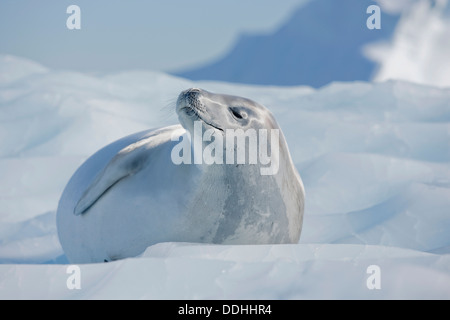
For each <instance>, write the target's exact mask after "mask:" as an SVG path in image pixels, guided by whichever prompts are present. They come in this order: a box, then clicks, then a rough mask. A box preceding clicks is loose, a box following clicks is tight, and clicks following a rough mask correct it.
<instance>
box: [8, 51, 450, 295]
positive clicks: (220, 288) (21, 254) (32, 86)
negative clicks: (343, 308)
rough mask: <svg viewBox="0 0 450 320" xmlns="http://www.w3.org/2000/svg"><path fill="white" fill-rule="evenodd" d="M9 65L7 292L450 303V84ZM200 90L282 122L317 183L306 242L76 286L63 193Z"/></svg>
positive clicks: (191, 248)
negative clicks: (61, 207) (61, 238)
mask: <svg viewBox="0 0 450 320" xmlns="http://www.w3.org/2000/svg"><path fill="white" fill-rule="evenodd" d="M0 70H2V71H3V72H0V74H1V81H0V263H2V265H0V269H1V271H0V298H6V299H8V298H68V299H72V298H74V299H75V298H247V299H253V298H261V299H263V298H267V299H281V298H283V299H284V298H286V299H296V298H368V299H371V298H374V299H378V298H442V299H448V298H450V290H449V289H448V288H450V270H449V266H450V263H449V262H450V261H449V253H450V232H449V231H450V215H449V211H448V208H449V207H450V200H449V199H450V89H442V88H436V87H427V86H422V85H417V84H411V83H408V82H402V81H388V82H381V83H364V82H352V83H345V84H344V83H333V84H331V85H329V86H326V87H324V88H321V89H319V90H316V89H312V88H309V87H284V88H278V87H258V86H244V85H233V84H229V83H219V82H195V83H194V82H190V81H187V80H184V79H179V78H175V77H171V76H168V75H166V74H162V73H155V72H126V73H121V74H115V75H107V76H103V77H94V76H90V75H86V74H80V73H74V72H63V71H54V70H47V69H46V68H44V67H42V66H39V65H37V64H35V63H33V62H30V61H28V60H23V59H21V58H17V57H8V56H6V57H5V56H0ZM194 86H195V87H202V88H204V89H206V90H209V91H213V92H221V93H228V94H233V95H240V96H245V97H248V98H251V99H253V100H255V101H258V102H260V103H262V104H264V105H265V106H267V107H268V108H269V109H270V110H271V111H272V112H273V114H274V115H275V117H276V119H277V121H278V122H279V124H280V126H281V128H282V130H283V132H284V134H285V136H286V140H287V142H288V145H289V148H290V151H291V155H292V157H293V161H294V163H295V165H296V167H297V168H298V170H299V172H300V174H301V176H302V179H303V182H304V185H305V190H306V208H305V220H304V225H303V231H302V236H301V239H300V244H298V245H289V246H212V245H211V246H208V245H198V244H176V243H165V244H158V245H156V246H153V247H150V248H148V250H147V251H146V252H145V253H144V254H143V255H142V256H141V257H137V258H133V259H126V260H122V261H116V262H112V263H107V264H92V265H82V266H80V268H81V274H82V276H81V286H82V288H81V289H80V290H69V289H68V288H67V285H66V281H67V279H68V276H69V274H68V273H67V272H66V271H67V265H65V263H67V260H66V259H65V256H64V253H63V252H62V250H61V247H60V245H59V242H58V239H57V236H56V223H55V210H56V208H57V204H58V200H59V197H60V195H61V193H62V191H63V189H64V186H65V184H66V183H67V181H68V180H69V178H70V176H71V175H72V174H73V172H74V171H75V170H76V169H77V168H78V167H79V166H80V165H81V163H82V162H83V161H84V160H85V159H86V158H87V157H88V156H90V155H91V154H93V153H94V152H95V151H97V150H98V149H100V148H102V147H103V146H105V145H107V144H109V143H111V142H112V141H114V140H116V139H119V138H121V137H123V136H125V135H128V134H131V133H134V132H138V131H141V130H145V129H149V128H155V127H161V126H165V125H169V124H174V123H177V119H176V116H175V113H174V110H173V109H174V106H175V101H176V98H177V96H178V93H179V92H180V91H181V90H184V89H186V88H189V87H194ZM370 265H378V266H379V267H380V269H381V289H380V290H369V289H368V287H367V285H366V280H367V279H368V276H369V274H368V273H367V268H368V266H370Z"/></svg>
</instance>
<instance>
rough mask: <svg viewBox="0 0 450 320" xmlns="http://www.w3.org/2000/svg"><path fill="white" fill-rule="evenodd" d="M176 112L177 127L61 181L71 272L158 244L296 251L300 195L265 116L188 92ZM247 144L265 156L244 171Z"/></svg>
mask: <svg viewBox="0 0 450 320" xmlns="http://www.w3.org/2000/svg"><path fill="white" fill-rule="evenodd" d="M176 112H177V114H178V119H179V121H180V124H181V125H174V126H169V127H165V128H160V129H156V130H148V131H144V132H139V133H136V134H133V135H130V136H127V137H125V138H122V139H120V140H118V141H116V142H113V143H111V144H110V145H108V146H106V147H104V148H103V149H101V150H99V151H98V152H96V153H95V154H94V155H93V156H91V157H90V158H89V159H87V160H86V161H85V162H84V163H83V164H82V165H81V166H80V168H79V169H78V170H77V171H76V172H75V173H74V175H73V176H72V178H71V179H70V180H69V182H68V184H67V186H66V187H65V189H64V192H63V194H62V196H61V199H60V201H59V204H58V210H57V227H58V236H59V240H60V243H61V245H62V247H63V249H64V252H65V254H66V256H67V258H68V260H69V261H70V262H71V263H90V262H104V261H112V260H117V259H123V258H127V257H134V256H138V255H139V254H141V253H142V252H144V251H145V249H146V248H147V247H149V246H151V245H153V244H156V243H159V242H198V243H214V244H281V243H297V242H298V241H299V237H300V232H301V228H302V221H303V210H304V187H303V183H302V180H301V178H300V175H299V174H298V172H297V170H296V169H295V166H294V164H293V162H292V159H291V156H290V154H289V150H288V146H287V143H286V141H285V138H284V136H283V134H282V132H281V130H280V128H279V126H278V124H277V122H276V120H275V118H274V117H273V115H272V114H271V113H270V111H269V110H268V109H266V108H265V107H264V106H262V105H260V104H258V103H256V102H254V101H252V100H249V99H246V98H242V97H237V96H231V95H225V94H215V93H211V92H208V91H206V90H202V89H197V88H192V89H188V90H186V91H183V92H181V93H180V95H179V97H178V101H177V104H176ZM269 131H270V132H276V133H277V134H269ZM199 132H200V137H198V133H199ZM250 133H252V134H253V133H255V134H256V139H252V137H253V135H252V134H250ZM259 133H260V134H259ZM258 134H259V135H258ZM196 135H197V136H196ZM269 136H270V137H269ZM241 138H242V139H241ZM222 139H223V141H222ZM196 141H197V142H198V141H199V144H197V150H194V149H196ZM239 141H241V142H244V145H242V144H241V145H239V144H237V145H236V142H239ZM252 141H253V142H255V141H258V142H259V144H257V147H265V148H266V149H267V150H262V149H258V150H257V152H255V153H254V155H256V158H254V157H253V160H252V161H250V160H251V158H252V157H251V154H253V151H252V148H253V147H254V146H255V145H253V147H252V145H251V142H252ZM233 142H234V144H233ZM263 142H267V143H266V145H265V144H264V143H263ZM186 146H187V147H186ZM199 146H200V148H198V147H199ZM199 150H200V152H199ZM206 151H208V152H206ZM264 151H266V154H265V152H264ZM269 153H270V157H269V156H267V154H269ZM208 154H209V160H208V161H207V158H208V157H203V158H202V156H205V155H208ZM240 154H244V155H245V157H242V158H240ZM264 154H265V156H264V157H262V155H264ZM199 155H200V156H199ZM230 155H231V156H230ZM258 156H260V157H259V158H258ZM243 158H244V160H245V161H242V159H243ZM211 159H213V160H215V161H211ZM203 160H204V161H203ZM268 169H271V170H268ZM264 170H266V171H264Z"/></svg>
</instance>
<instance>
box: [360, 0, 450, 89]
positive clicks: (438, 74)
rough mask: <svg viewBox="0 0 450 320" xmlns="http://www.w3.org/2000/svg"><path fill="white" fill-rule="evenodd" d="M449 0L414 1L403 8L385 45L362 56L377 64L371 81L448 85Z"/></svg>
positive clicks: (449, 77)
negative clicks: (398, 80) (405, 81)
mask: <svg viewBox="0 0 450 320" xmlns="http://www.w3.org/2000/svg"><path fill="white" fill-rule="evenodd" d="M449 34H450V1H448V0H436V1H428V0H417V1H415V2H412V3H411V4H409V5H408V6H405V8H404V14H403V15H402V18H401V19H400V21H399V24H398V26H397V27H396V31H395V33H394V36H393V39H392V41H391V42H390V43H389V44H386V43H384V44H374V45H371V46H370V47H368V48H366V53H367V55H368V56H369V57H372V58H373V60H375V61H377V62H378V64H379V68H378V71H377V72H376V73H375V76H374V80H376V81H384V80H387V79H400V80H408V81H413V82H416V83H421V84H427V85H434V86H442V87H443V86H445V87H449V86H450V61H449V58H448V57H449V55H450V37H449Z"/></svg>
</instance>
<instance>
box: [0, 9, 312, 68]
mask: <svg viewBox="0 0 450 320" xmlns="http://www.w3.org/2000/svg"><path fill="white" fill-rule="evenodd" d="M303 2H305V0H283V1H279V0H227V1H212V0H190V1H186V0H165V1H161V0H158V1H156V0H152V1H150V0H149V1H144V0H127V1H126V0H95V1H92V0H70V1H67V0H40V1H36V0H2V1H0V54H14V55H18V56H22V57H26V58H30V59H32V60H35V61H37V62H39V63H42V64H44V65H46V66H48V67H51V68H57V69H74V70H78V71H85V72H115V71H120V70H129V69H153V70H164V71H175V70H179V69H183V68H186V67H187V68H189V67H193V66H196V65H201V64H203V63H205V62H206V61H209V60H211V59H214V58H216V57H217V56H219V55H221V54H225V52H226V51H227V50H228V49H229V48H230V47H231V46H232V45H233V43H234V41H235V40H236V38H237V37H238V36H239V34H241V33H242V32H251V33H267V32H271V31H272V30H275V29H276V28H277V27H278V26H279V25H280V24H282V23H283V21H284V20H286V19H287V18H288V17H289V16H290V14H291V12H292V10H294V9H295V8H297V7H298V6H299V5H300V4H301V3H303ZM71 4H76V5H78V6H79V7H80V8H81V30H68V29H67V28H66V20H67V18H68V17H69V15H68V14H67V13H66V8H67V7H68V6H69V5H71Z"/></svg>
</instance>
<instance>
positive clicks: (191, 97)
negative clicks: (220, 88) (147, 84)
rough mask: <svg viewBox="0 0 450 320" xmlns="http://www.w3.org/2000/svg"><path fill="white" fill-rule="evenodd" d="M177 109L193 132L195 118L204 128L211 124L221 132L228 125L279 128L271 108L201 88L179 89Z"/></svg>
mask: <svg viewBox="0 0 450 320" xmlns="http://www.w3.org/2000/svg"><path fill="white" fill-rule="evenodd" d="M176 111H177V114H178V119H179V121H180V123H181V125H182V126H183V127H184V128H185V129H186V130H188V131H189V132H190V133H191V134H192V133H193V128H194V122H195V121H201V122H202V123H203V126H204V129H211V128H212V129H214V130H218V131H220V132H222V133H224V132H225V130H226V129H242V130H246V129H249V128H253V129H256V130H258V129H276V128H278V125H277V123H276V121H275V118H274V117H273V115H272V114H271V112H270V111H269V110H268V109H266V108H265V107H264V106H262V105H260V104H259V103H257V102H255V101H252V100H250V99H247V98H242V97H238V96H232V95H226V94H216V93H211V92H208V91H206V90H202V89H198V88H192V89H188V90H185V91H183V92H181V93H180V95H179V96H178V100H177V105H176Z"/></svg>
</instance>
